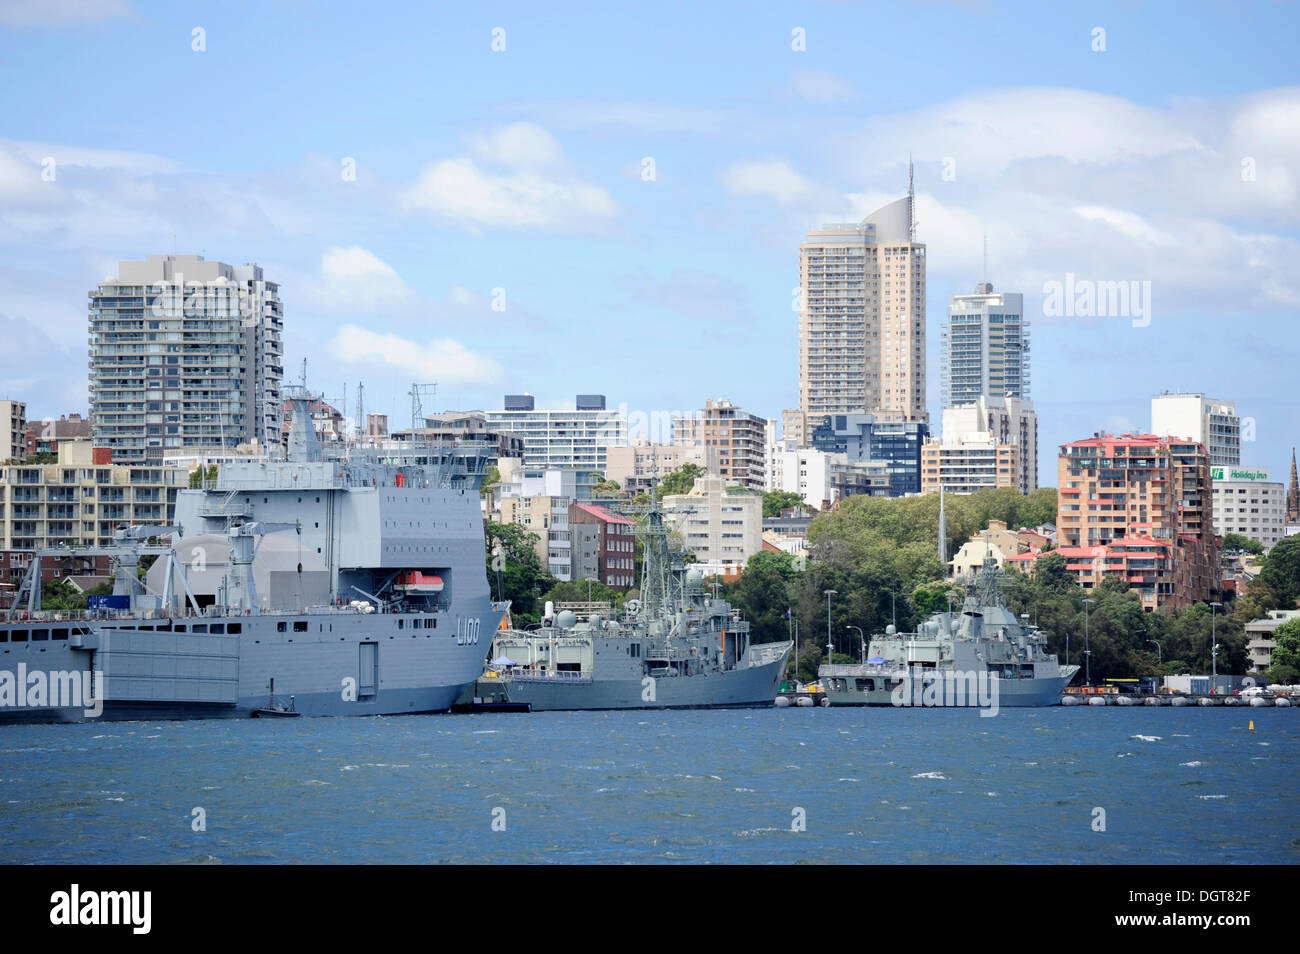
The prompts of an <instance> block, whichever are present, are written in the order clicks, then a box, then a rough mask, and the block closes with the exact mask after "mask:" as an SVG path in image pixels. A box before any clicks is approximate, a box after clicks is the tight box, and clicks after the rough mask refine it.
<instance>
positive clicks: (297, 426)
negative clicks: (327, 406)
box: [282, 385, 321, 461]
mask: <svg viewBox="0 0 1300 954" xmlns="http://www.w3.org/2000/svg"><path fill="white" fill-rule="evenodd" d="M282 393H283V394H284V396H285V397H286V398H288V399H289V401H290V403H291V404H292V410H291V414H292V417H291V418H290V422H289V456H288V459H289V460H293V461H309V460H320V459H321V445H320V440H319V439H318V438H317V437H316V427H315V425H313V424H312V422H311V401H312V400H313V398H314V395H312V394H311V393H309V392H308V391H307V389H306V388H304V387H301V386H295V385H287V386H286V387H284V388H283V389H282Z"/></svg>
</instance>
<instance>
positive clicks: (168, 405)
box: [89, 255, 284, 463]
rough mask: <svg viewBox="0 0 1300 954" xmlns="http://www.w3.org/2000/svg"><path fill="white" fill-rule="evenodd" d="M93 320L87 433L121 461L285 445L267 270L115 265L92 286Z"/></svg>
mask: <svg viewBox="0 0 1300 954" xmlns="http://www.w3.org/2000/svg"><path fill="white" fill-rule="evenodd" d="M89 320H90V418H91V425H92V432H93V435H94V442H95V446H96V447H109V448H112V451H113V457H114V459H115V460H117V461H119V462H122V463H130V462H145V461H148V462H152V463H161V461H162V459H163V456H164V454H166V453H168V452H178V451H181V450H189V449H194V448H229V447H236V446H238V445H240V444H257V445H260V446H269V445H278V444H279V442H280V422H281V414H282V406H283V400H282V398H281V396H280V386H281V382H282V380H283V378H284V368H283V358H282V355H283V342H282V334H283V330H284V317H283V310H282V308H281V305H280V295H279V286H278V285H276V284H275V283H274V282H269V281H266V279H265V276H264V275H263V273H262V269H261V267H260V266H258V265H255V264H244V265H234V266H232V265H227V264H225V263H223V262H209V261H205V260H204V259H203V257H202V256H199V255H150V256H148V257H147V258H146V259H145V260H144V261H143V262H120V263H119V264H118V274H117V277H116V278H114V277H111V276H110V277H109V278H106V279H105V280H104V281H102V282H101V283H100V284H99V286H98V287H97V288H96V289H94V290H93V291H91V292H90V315H89Z"/></svg>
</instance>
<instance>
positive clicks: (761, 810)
mask: <svg viewBox="0 0 1300 954" xmlns="http://www.w3.org/2000/svg"><path fill="white" fill-rule="evenodd" d="M1252 719H1253V720H1254V723H1255V729H1254V731H1250V730H1249V729H1248V728H1247V726H1248V723H1249V722H1250V720H1252ZM1297 755H1300V714H1297V713H1295V712H1293V711H1286V710H1267V709H1263V710H1261V709H1255V710H1247V711H1241V710H1213V711H1206V710H1204V709H1197V708H1187V709H1165V708H1160V709H1148V708H1138V709H1110V708H1107V709H1097V708H1081V709H1060V708H1052V709H1037V710H1025V709H1020V710H1014V709H1013V710H1003V712H1002V713H1001V714H1000V715H998V716H997V717H996V718H988V719H981V718H979V717H978V715H977V713H976V712H974V711H971V710H965V711H962V710H918V709H905V710H895V709H871V710H862V709H833V710H824V709H815V710H814V709H785V710H779V709H757V710H733V711H712V712H622V713H534V714H531V715H505V714H494V715H475V716H408V717H402V718H386V719H385V718H379V719H307V718H302V719H293V720H251V719H250V720H240V721H220V722H158V723H153V722H137V723H115V724H88V725H75V726H73V725H68V726H23V727H18V726H8V727H0V861H3V862H6V863H31V862H35V863H43V862H64V863H87V862H89V863H96V862H125V863H152V862H163V863H168V862H181V863H205V862H209V863H227V864H230V863H256V862H290V863H292V862H326V863H329V862H346V863H367V862H398V863H419V862H486V863H492V862H619V861H638V862H680V861H688V862H715V863H717V862H757V863H764V862H777V863H789V862H798V861H809V862H875V863H881V862H958V863H960V862H979V863H987V862H1084V861H1087V862H1111V863H1171V862H1172V863H1177V862H1209V863H1217V862H1241V863H1250V862H1272V863H1279V862H1280V863H1288V862H1296V861H1300V798H1298V797H1297V785H1300V772H1297V765H1300V761H1298V760H1297ZM196 807H201V808H203V809H204V811H205V814H206V824H207V830H206V831H201V832H195V831H193V830H192V819H193V817H194V815H193V809H194V808H196ZM1095 808H1102V809H1104V810H1105V828H1106V830H1105V831H1094V830H1093V826H1094V824H1095V821H1094V819H1096V818H1098V817H1099V816H1097V814H1096V813H1095V812H1094V809H1095ZM498 809H500V810H503V811H496V810H498ZM798 809H802V813H803V816H804V818H805V819H806V821H805V824H806V830H805V831H802V832H796V831H793V830H792V823H793V822H795V821H796V820H797V817H798V811H797V810H798ZM494 817H495V818H496V819H497V820H498V826H499V825H500V823H501V821H504V825H505V830H504V831H494V830H493V820H494Z"/></svg>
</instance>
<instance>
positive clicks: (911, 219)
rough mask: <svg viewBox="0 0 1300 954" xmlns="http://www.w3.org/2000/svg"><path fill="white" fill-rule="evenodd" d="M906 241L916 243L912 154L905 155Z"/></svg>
mask: <svg viewBox="0 0 1300 954" xmlns="http://www.w3.org/2000/svg"><path fill="white" fill-rule="evenodd" d="M907 241H908V242H915V241H916V189H915V188H914V187H913V180H912V154H911V153H910V152H909V153H908V154H907Z"/></svg>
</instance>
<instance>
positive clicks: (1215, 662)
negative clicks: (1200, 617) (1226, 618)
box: [1210, 603, 1223, 695]
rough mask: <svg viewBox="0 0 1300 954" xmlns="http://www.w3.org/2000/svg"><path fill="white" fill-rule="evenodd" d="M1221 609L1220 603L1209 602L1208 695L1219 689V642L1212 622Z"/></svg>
mask: <svg viewBox="0 0 1300 954" xmlns="http://www.w3.org/2000/svg"><path fill="white" fill-rule="evenodd" d="M1221 609H1223V604H1222V603H1211V604H1210V673H1211V675H1210V695H1215V694H1216V693H1217V692H1218V689H1219V643H1218V639H1217V638H1216V637H1215V625H1214V624H1215V622H1216V620H1217V619H1218V614H1219V610H1221Z"/></svg>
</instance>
